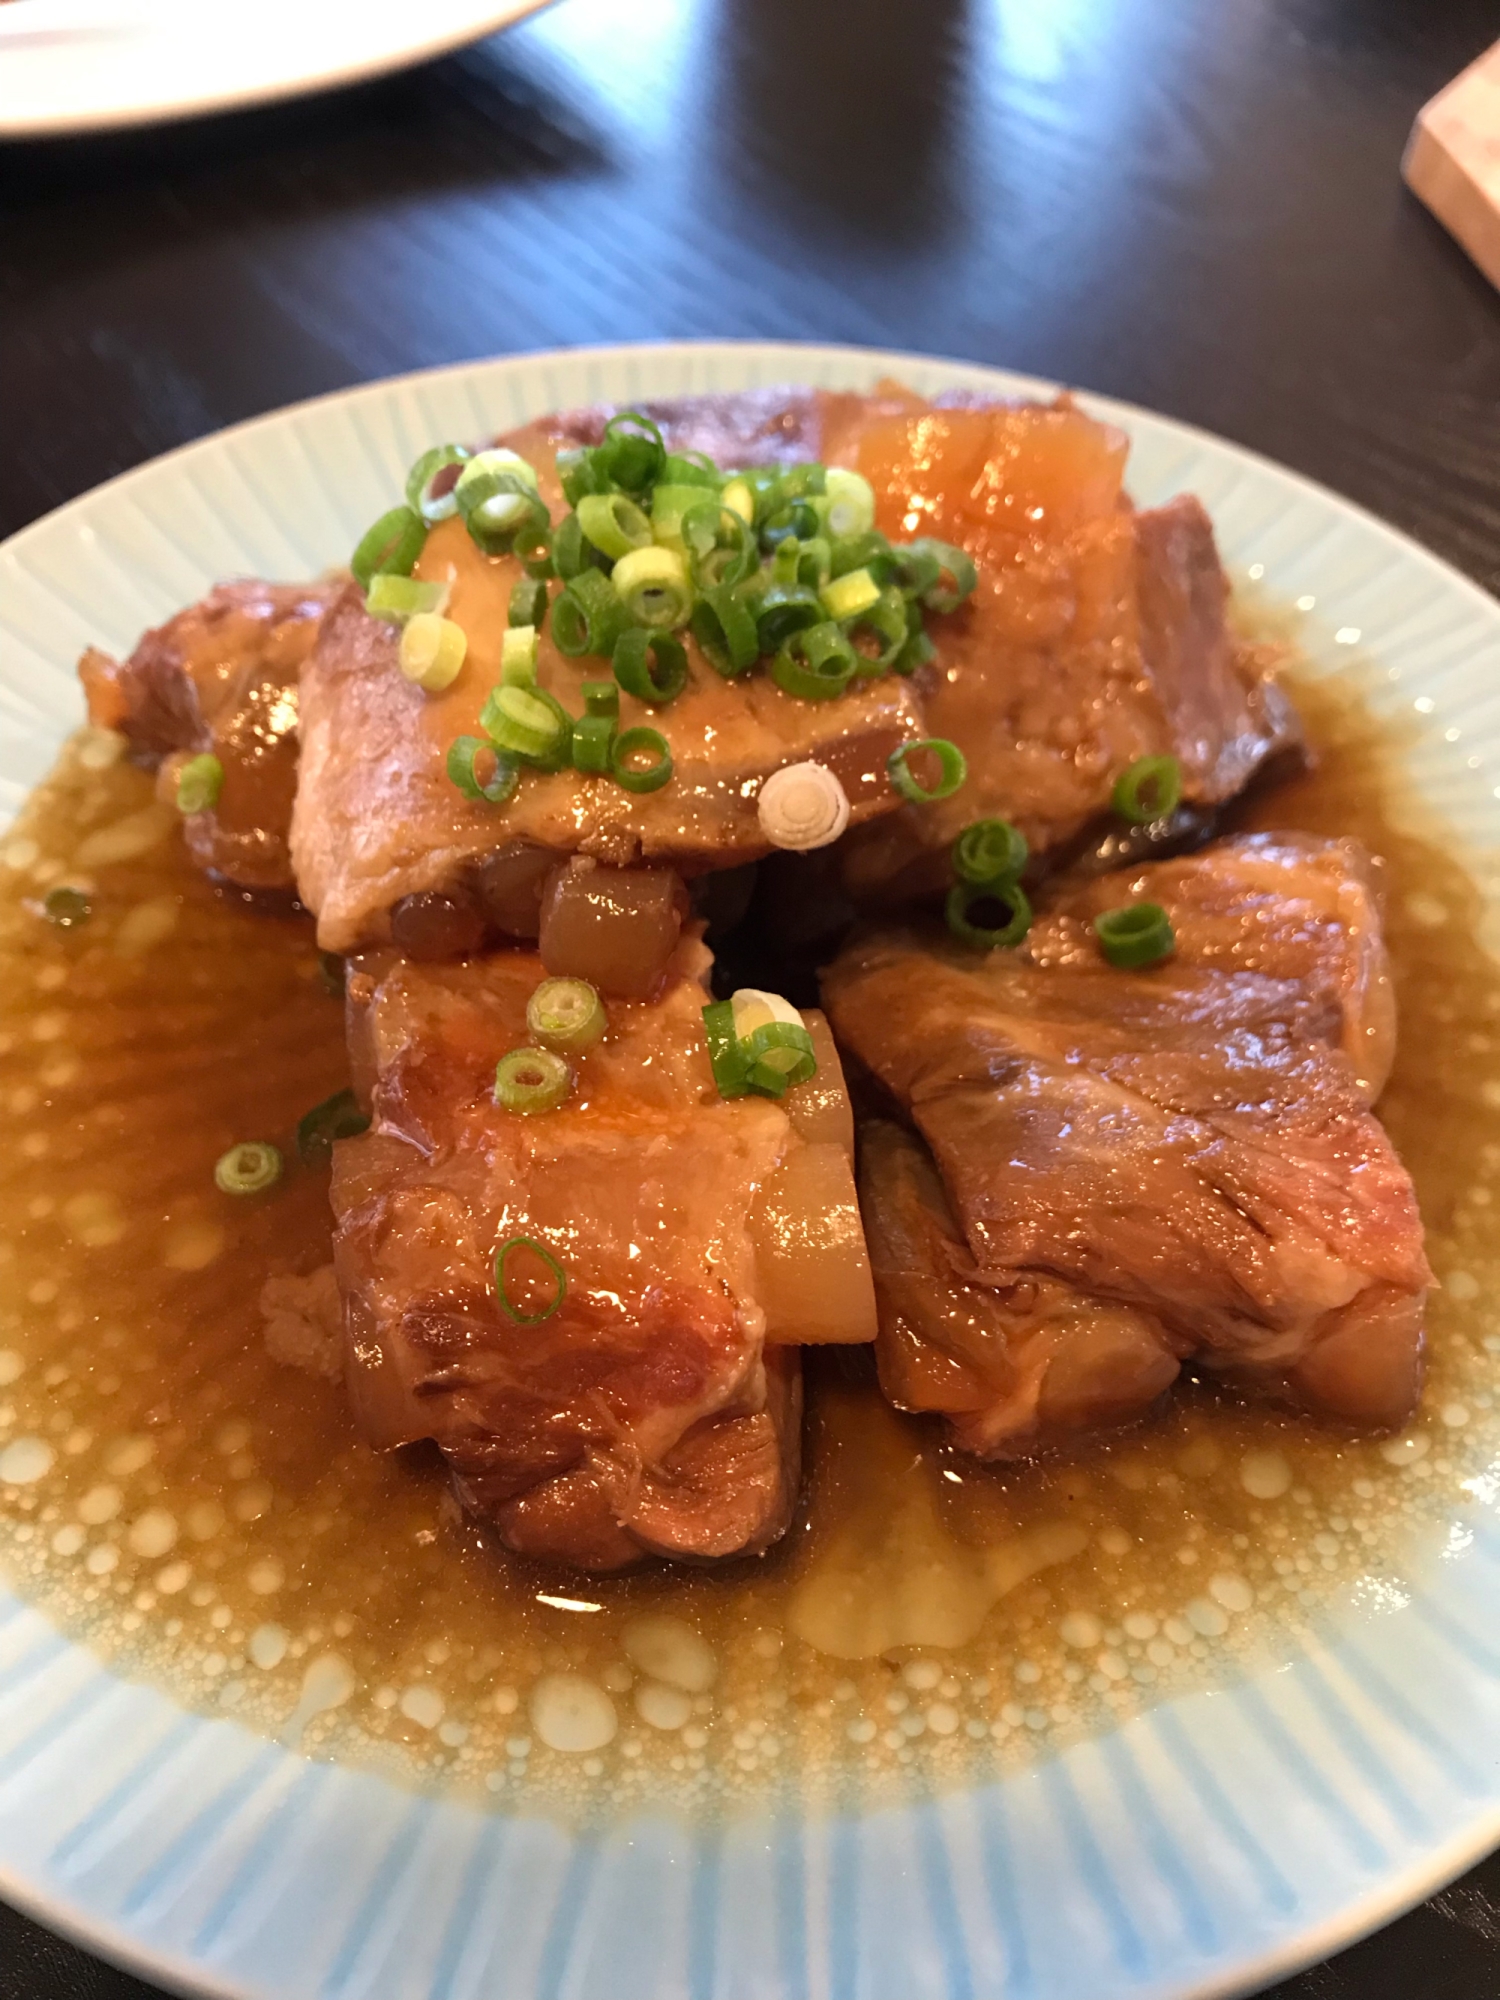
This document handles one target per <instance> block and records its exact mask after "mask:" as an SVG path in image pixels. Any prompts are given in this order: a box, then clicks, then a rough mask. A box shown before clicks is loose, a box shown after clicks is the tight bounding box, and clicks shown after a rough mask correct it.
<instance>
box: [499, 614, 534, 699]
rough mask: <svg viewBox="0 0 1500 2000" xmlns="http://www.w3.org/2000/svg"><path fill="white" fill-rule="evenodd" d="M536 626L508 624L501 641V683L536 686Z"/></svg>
mask: <svg viewBox="0 0 1500 2000" xmlns="http://www.w3.org/2000/svg"><path fill="white" fill-rule="evenodd" d="M536 654H537V642H536V627H535V625H508V626H507V627H506V629H505V634H504V636H503V637H502V639H501V641H500V685H501V686H502V687H524V688H530V687H535V686H536Z"/></svg>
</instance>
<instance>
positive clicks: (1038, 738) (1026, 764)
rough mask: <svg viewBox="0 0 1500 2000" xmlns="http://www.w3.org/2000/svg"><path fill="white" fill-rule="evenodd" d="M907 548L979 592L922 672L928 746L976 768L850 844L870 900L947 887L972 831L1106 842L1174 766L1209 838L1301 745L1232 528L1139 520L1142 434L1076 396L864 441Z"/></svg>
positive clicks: (921, 409) (941, 410)
mask: <svg viewBox="0 0 1500 2000" xmlns="http://www.w3.org/2000/svg"><path fill="white" fill-rule="evenodd" d="M845 437H846V439H848V440H849V441H850V443H849V455H850V462H851V463H853V464H855V465H857V466H858V468H859V469H860V470H861V471H862V472H863V473H864V474H865V475H866V477H867V478H868V479H869V480H870V481H871V483H872V484H873V486H874V488H875V492H876V496H877V522H878V525H879V526H880V527H881V528H882V529H883V530H884V531H885V532H886V533H887V534H888V535H890V536H891V537H892V538H893V539H897V540H909V539H911V538H912V537H913V536H919V535H936V536H938V537H939V538H940V539H942V540H944V541H948V542H952V543H954V544H956V545H957V546H958V547H960V548H963V549H964V550H966V551H967V552H968V554H969V555H970V556H971V557H972V558H973V561H974V563H975V565H976V567H977V569H978V573H979V581H978V586H977V588H976V590H975V592H974V594H973V596H972V597H971V598H970V599H969V600H968V602H967V603H966V604H965V605H964V606H963V607H962V608H961V609H960V610H958V611H957V612H955V613H954V614H953V615H952V616H950V617H946V618H938V619H934V620H932V621H931V625H930V630H931V632H932V636H933V637H934V639H935V641H936V645H937V657H936V659H935V660H934V661H933V662H932V663H931V664H930V665H929V666H927V667H926V668H925V669H924V670H923V671H922V672H921V673H920V674H919V675H918V676H917V677H916V688H917V691H918V693H919V695H920V697H921V701H922V707H923V714H924V718H925V722H926V727H927V731H928V734H929V735H932V736H940V737H947V738H948V739H949V740H950V741H951V742H954V743H956V744H957V745H958V747H959V748H960V749H961V750H962V751H963V753H964V756H965V757H966V759H967V760H968V767H969V776H968V782H967V783H966V784H965V785H964V786H963V787H962V788H961V789H960V790H959V791H958V792H956V793H955V794H954V796H953V797H952V798H950V799H947V800H945V801H941V802H939V803H937V804H932V805H920V806H905V807H903V808H902V810H901V811H900V812H898V813H896V814H895V815H894V816H893V817H891V818H889V819H885V820H882V821H881V822H880V823H879V824H878V825H875V826H871V827H867V828H865V829H863V830H862V831H860V832H858V833H855V834H853V835H851V837H850V839H849V840H848V841H847V842H846V843H845V850H844V879H845V883H846V886H847V888H848V889H849V891H850V893H851V894H852V895H853V896H854V898H855V900H856V901H858V902H862V903H864V904H866V905H867V906H877V905H881V904H888V903H889V901H890V899H891V898H892V897H897V898H903V899H904V898H912V897H916V896H921V895H925V894H929V893H931V892H933V891H936V890H941V889H942V888H944V887H946V886H947V883H948V882H949V880H951V876H950V874H949V870H948V849H949V847H950V845H951V843H952V842H953V840H954V838H955V837H956V836H957V835H958V834H959V833H960V832H961V831H962V830H963V828H964V827H965V826H967V825H969V824H971V823H972V822H973V821H975V820H978V819H985V818H990V817H999V818H1002V819H1007V820H1010V821H1011V822H1012V823H1013V824H1015V825H1016V826H1018V827H1019V828H1020V829H1021V831H1022V832H1023V833H1024V834H1025V835H1026V838H1027V840H1028V841H1029V842H1030V845H1031V849H1032V853H1033V854H1034V855H1036V856H1037V857H1039V858H1042V859H1048V858H1050V859H1052V860H1053V861H1057V860H1061V859H1064V858H1066V855H1067V851H1068V850H1069V849H1070V848H1071V847H1073V846H1076V845H1077V844H1078V843H1080V842H1082V841H1083V840H1084V839H1085V838H1087V837H1088V836H1089V834H1090V833H1091V832H1093V831H1095V830H1097V829H1098V827H1099V826H1100V824H1101V822H1102V821H1103V820H1104V818H1105V816H1106V815H1107V814H1108V812H1109V808H1110V800H1111V794H1112V792H1113V789H1114V786H1115V782H1116V780H1117V779H1118V778H1119V776H1120V774H1121V773H1122V772H1123V771H1124V770H1126V769H1127V767H1128V766H1129V765H1131V764H1133V763H1134V762H1136V761H1137V759H1139V758H1142V757H1148V756H1158V755H1171V756H1174V757H1176V758H1177V760H1178V762H1179V763H1180V765H1181V768H1182V779H1183V807H1182V809H1181V811H1180V813H1179V814H1178V816H1177V821H1176V823H1175V824H1174V823H1172V822H1171V821H1168V822H1167V823H1166V824H1164V825H1163V826H1162V827H1160V828H1157V829H1153V832H1155V833H1158V834H1160V835H1162V836H1166V837H1169V838H1170V837H1173V836H1178V837H1179V844H1180V836H1181V835H1182V834H1183V833H1186V832H1191V831H1193V830H1195V829H1196V830H1198V831H1199V832H1200V834H1201V831H1202V830H1203V829H1204V828H1205V827H1206V826H1207V825H1208V824H1210V823H1211V820H1212V816H1213V813H1214V810H1215V809H1216V808H1217V807H1219V806H1220V805H1222V804H1223V803H1224V802H1225V801H1227V800H1229V799H1231V798H1233V797H1234V796H1235V795H1236V794H1237V793H1238V792H1240V791H1242V790H1243V789H1244V787H1245V786H1246V785H1247V784H1248V782H1249V781H1250V779H1251V778H1252V777H1253V776H1254V774H1255V773H1256V772H1257V771H1258V770H1259V769H1260V767H1261V766H1262V765H1263V764H1265V763H1266V761H1267V760H1268V759H1270V758H1272V757H1275V756H1278V755H1280V754H1282V753H1289V752H1292V751H1293V750H1294V749H1295V748H1296V746H1297V744H1298V742H1299V740H1300V732H1299V729H1298V724H1297V720H1296V717H1295V715H1294V713H1293V711H1292V708H1291V705H1290V703H1289V702H1288V700H1287V698H1286V696H1285V695H1284V693H1282V692H1281V690H1279V689H1278V687H1277V686H1276V684H1275V681H1274V679H1273V678H1272V676H1271V668H1272V667H1273V665H1274V664H1275V655H1274V653H1273V651H1272V649H1269V648H1266V647H1263V646H1262V647H1258V646H1254V645H1251V644H1248V643H1247V642H1245V641H1243V640H1241V639H1238V638H1237V637H1236V636H1235V635H1234V633H1233V632H1232V631H1231V629H1230V626H1229V623H1228V617H1227V613H1228V604H1229V585H1228V581H1227V579H1226V577H1225V574H1224V570H1223V567H1222V565H1221V563H1220V561H1219V555H1218V550H1217V548H1216V546H1215V543H1214V535H1213V527H1212V524H1211V522H1210V521H1209V518H1208V516H1207V514H1206V513H1205V512H1204V510H1203V508H1202V506H1201V505H1200V504H1199V503H1198V501H1197V500H1195V499H1192V498H1189V497H1183V498H1179V499H1176V500H1173V501H1171V502H1170V503H1169V504H1168V505H1167V506H1165V507H1160V508H1154V509H1151V510H1148V511H1142V512H1137V511H1136V510H1135V509H1133V508H1132V506H1131V505H1130V502H1129V500H1128V498H1127V497H1126V495H1125V492H1124V488H1123V484H1122V481H1123V477H1124V472H1125V460H1126V455H1127V452H1128V449H1129V446H1128V441H1127V440H1126V438H1125V436H1124V434H1123V433H1122V432H1120V431H1117V430H1115V429H1113V428H1111V427H1110V426H1109V425H1107V424H1101V423H1098V422H1096V421H1095V420H1094V419H1093V418H1092V417H1090V416H1088V415H1087V414H1086V413H1085V412H1084V411H1082V410H1081V409H1079V408H1078V407H1077V406H1076V405H1074V404H1072V403H1071V402H1070V401H1068V399H1066V398H1063V399H1060V400H1059V401H1058V402H1057V403H1055V404H1051V405H1043V404H1038V403H1031V404H1020V405H1016V404H975V403H972V401H971V402H970V403H969V404H968V406H953V405H947V406H930V405H925V404H920V403H917V402H916V401H915V399H913V400H912V401H911V403H910V406H909V407H908V408H906V409H905V410H898V411H892V410H890V409H889V407H887V410H886V413H885V414H879V413H878V412H872V413H871V414H870V415H869V416H868V417H867V418H866V420H865V421H863V422H862V423H860V424H859V425H858V426H857V429H856V428H850V427H847V426H846V429H845Z"/></svg>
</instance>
